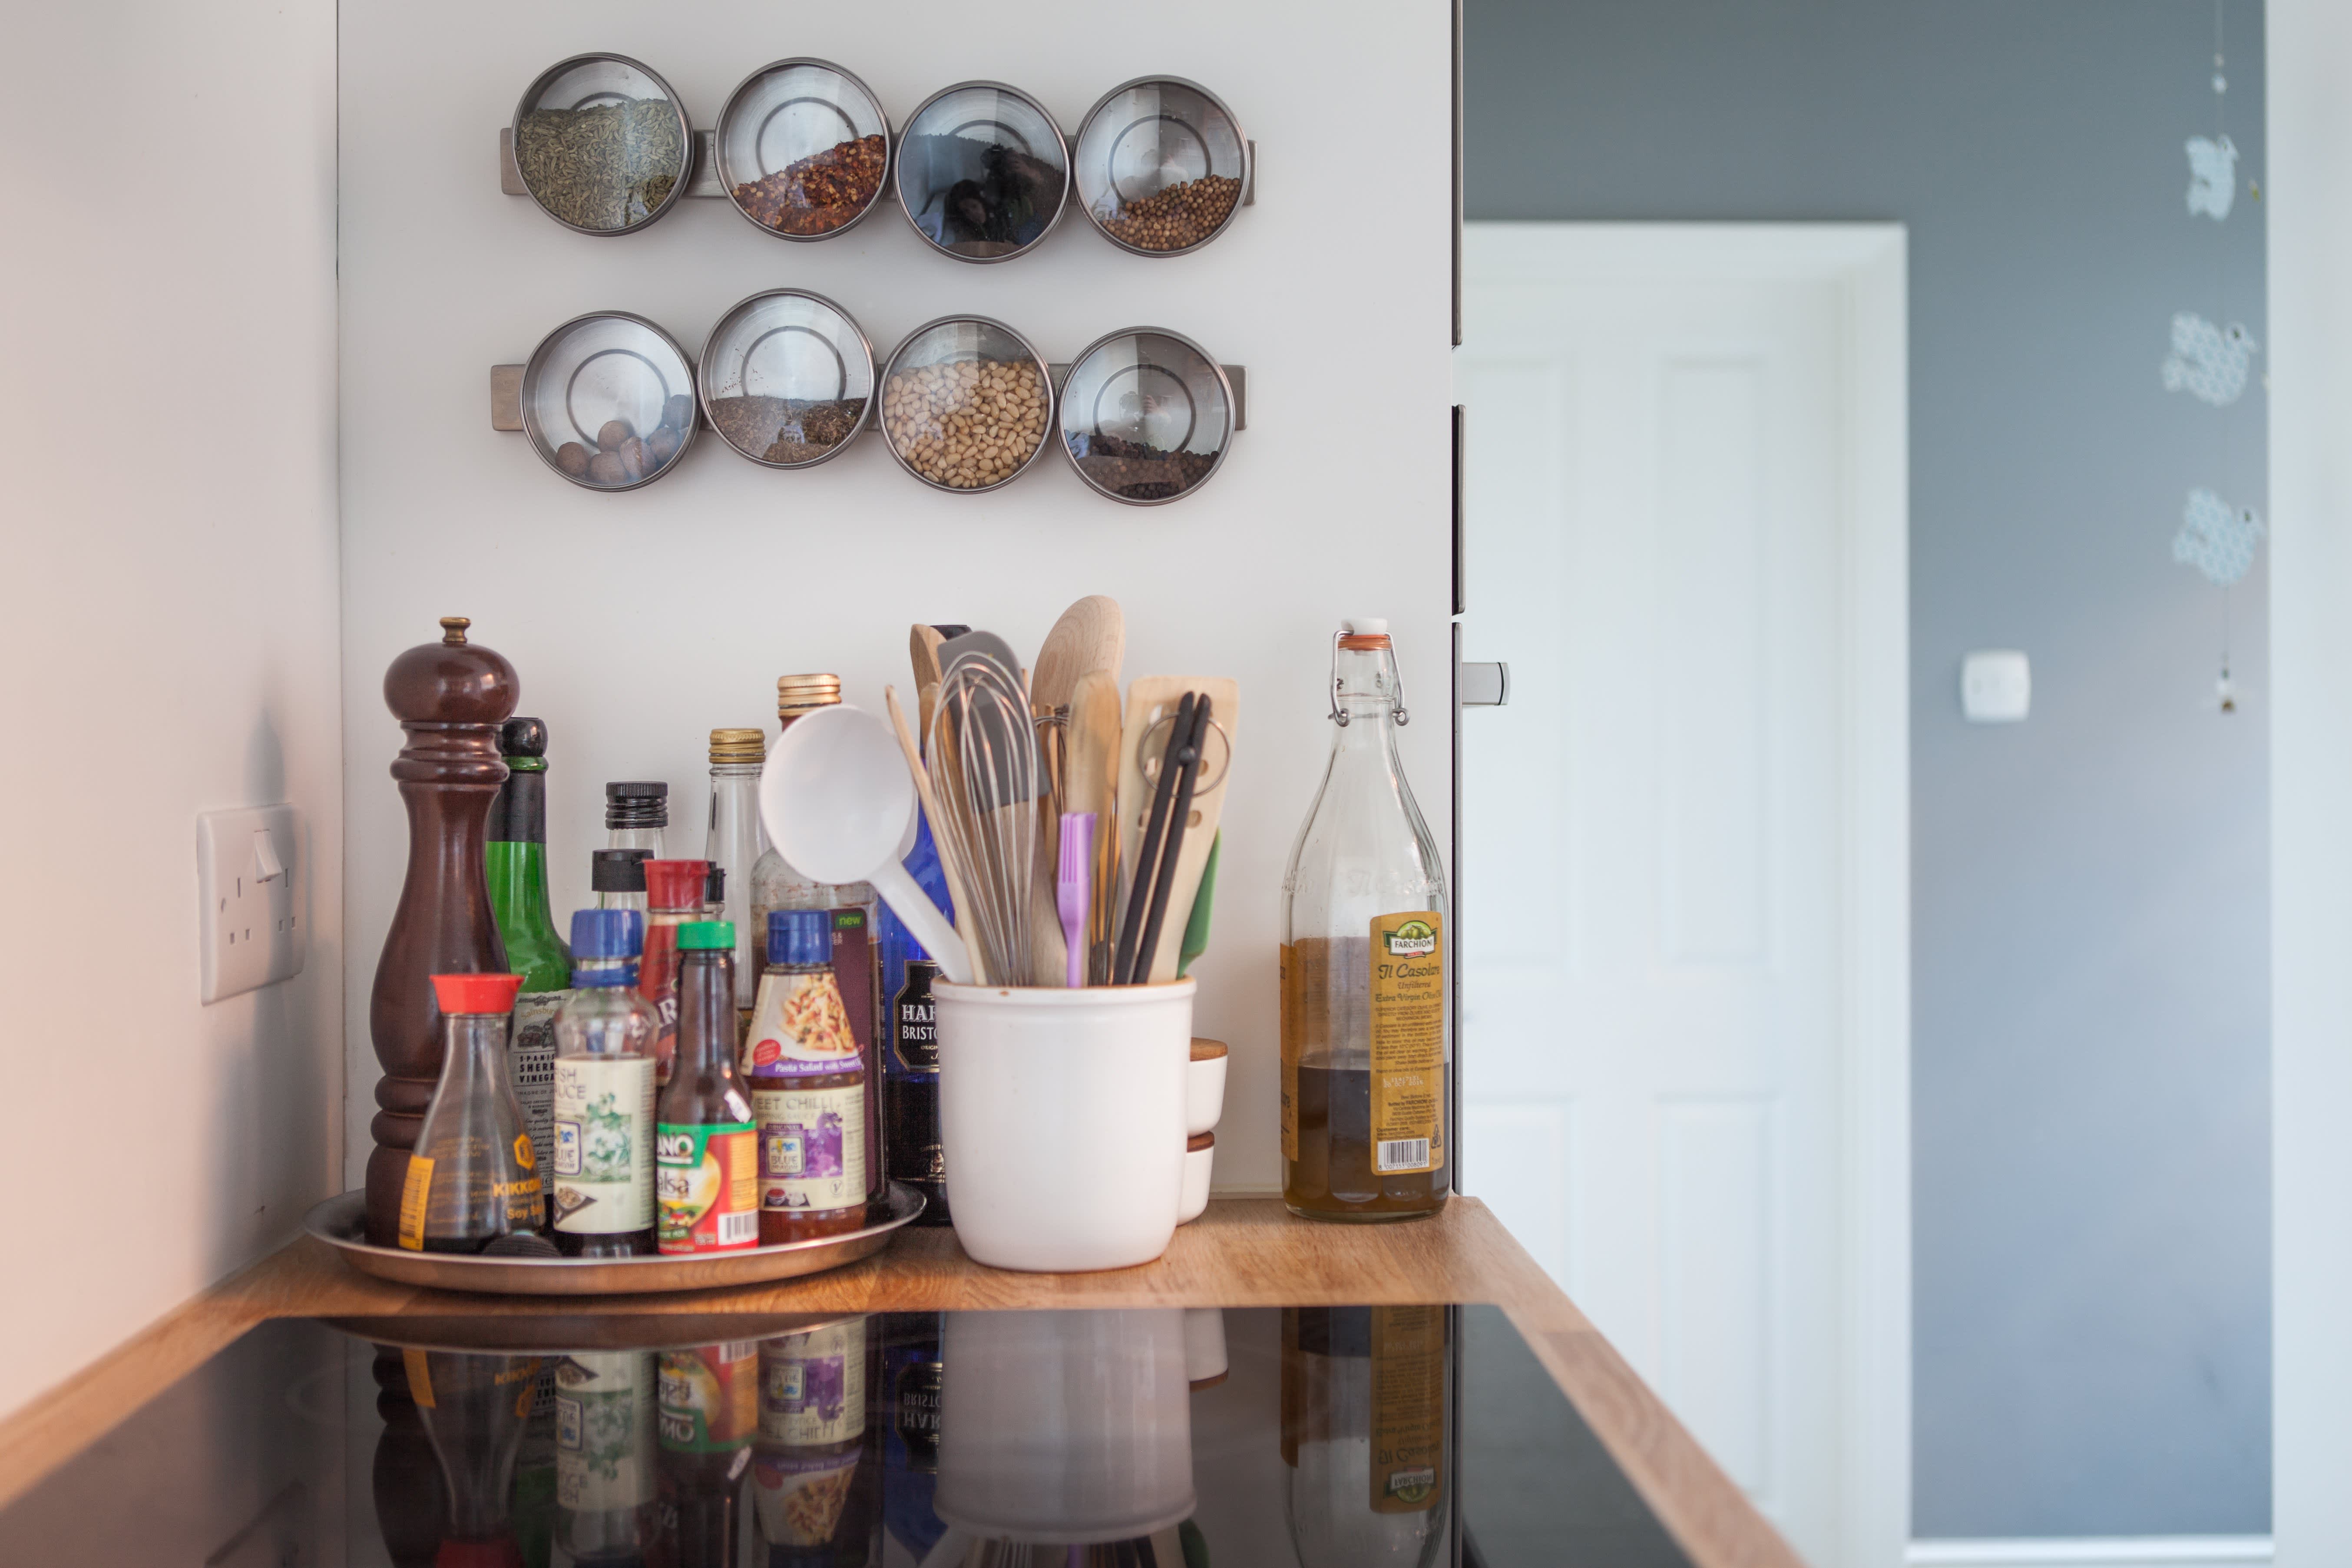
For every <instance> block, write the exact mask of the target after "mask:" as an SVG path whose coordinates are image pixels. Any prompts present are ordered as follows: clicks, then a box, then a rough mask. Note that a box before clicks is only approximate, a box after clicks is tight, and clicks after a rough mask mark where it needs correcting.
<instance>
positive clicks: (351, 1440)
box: [0, 1306, 1686, 1568]
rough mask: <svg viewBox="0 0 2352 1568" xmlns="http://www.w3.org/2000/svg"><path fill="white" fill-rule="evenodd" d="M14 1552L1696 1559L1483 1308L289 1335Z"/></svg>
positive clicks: (422, 1560)
mask: <svg viewBox="0 0 2352 1568" xmlns="http://www.w3.org/2000/svg"><path fill="white" fill-rule="evenodd" d="M0 1561H5V1562H11V1563H65V1564H70V1565H71V1568H96V1565H99V1564H111V1563H141V1564H148V1563H165V1562H171V1563H188V1564H191V1565H194V1564H203V1565H204V1568H304V1565H309V1564H346V1565H351V1568H361V1565H377V1564H398V1565H400V1568H567V1565H570V1564H575V1563H577V1564H595V1565H597V1568H635V1565H638V1564H643V1565H645V1568H818V1565H820V1564H821V1565H824V1568H877V1565H887V1568H917V1565H921V1568H1045V1565H1046V1564H1054V1565H1056V1568H1082V1565H1084V1568H1096V1565H1102V1568H1111V1565H1118V1568H1130V1565H1131V1568H1204V1565H1208V1564H1214V1565H1216V1568H1255V1565H1258V1564H1269V1565H1271V1564H1279V1565H1281V1568H1326V1565H1329V1568H1352V1565H1355V1564H1391V1563H1394V1564H1408V1565H1418V1568H1427V1565H1433V1564H1440V1563H1444V1564H1457V1565H1464V1568H1477V1565H1481V1564H1485V1565H1491V1568H1503V1565H1505V1564H1520V1563H1526V1564H1547V1565H1549V1564H1558V1563H1591V1564H1610V1565H1615V1564H1625V1565H1629V1568H1630V1565H1635V1564H1639V1565H1644V1568H1646V1565H1649V1564H1673V1563H1685V1562H1686V1559H1685V1557H1684V1556H1683V1554H1682V1552H1680V1551H1679V1550H1678V1549H1677V1548H1676V1547H1675V1544H1674V1543H1673V1542H1672V1541H1671V1540H1670V1539H1669V1538H1668V1536H1667V1535H1666V1533H1665V1531H1664V1530H1663V1529H1662V1528H1661V1527H1660V1525H1659V1524H1658V1522H1657V1520H1656V1519H1655V1518H1654V1516H1653V1515H1652V1514H1651V1512H1650V1511H1649V1510H1648V1509H1647V1508H1646V1507H1645V1506H1644V1505H1643V1502H1642V1501H1641V1500H1640V1499H1639V1498H1638V1497H1637V1496H1636V1495H1635V1493H1634V1491H1633V1487H1632V1486H1631V1485H1630V1484H1629V1483H1628V1482H1627V1481H1626V1479H1625V1478H1624V1477H1623V1475H1622V1474H1621V1473H1620V1472H1619V1470H1618V1469H1617V1468H1616V1466H1615V1465H1614V1464H1613V1463H1612V1461H1611V1460H1610V1458H1609V1457H1608V1455H1607V1453H1606V1451H1605V1450H1604V1449H1603V1448H1602V1447H1601V1444H1600V1443H1599V1441H1598V1440H1597V1439H1596V1438H1595V1437H1594V1436H1593V1435H1592V1433H1591V1430H1590V1429H1589V1428H1588V1427H1587V1426H1585V1424H1584V1422H1583V1420H1582V1419H1581V1418H1580V1416H1579V1415H1578V1414H1577V1412H1576V1410H1575V1408H1574V1407H1573V1406H1572V1405H1570V1404H1569V1402H1568V1401H1567V1400H1566V1399H1565V1398H1563V1397H1562V1396H1561V1395H1560V1394H1559V1391H1558V1389H1557V1387H1556V1385H1555V1384H1553V1383H1552V1381H1551V1378H1550V1377H1549V1374H1548V1373H1545V1372H1544V1370H1543V1369H1542V1367H1541V1366H1540V1365H1539V1364H1538V1363H1537V1361H1536V1358H1535V1356H1534V1355H1533V1353H1532V1352H1529V1350H1528V1347H1527V1345H1526V1343H1525V1342H1523V1341H1521V1339H1520V1338H1519V1336H1518V1334H1517V1332H1516V1331H1514V1330H1513V1329H1512V1328H1511V1326H1510V1323H1509V1321H1507V1319H1505V1318H1504V1316H1503V1315H1502V1313H1501V1312H1499V1311H1498V1310H1496V1309H1494V1308H1492V1307H1478V1306H1471V1307H1353V1308H1347V1307H1341V1308H1302V1309H1284V1310H1274V1309H1254V1310H1241V1309H1223V1310H1220V1309H1214V1308H1211V1309H1199V1310H1174V1309H1163V1310H1122V1311H1097V1310H1087V1311H1056V1312H946V1313H939V1312H919V1313H903V1312H892V1313H882V1314H875V1315H871V1316H864V1317H847V1318H835V1319H825V1320H812V1319H807V1318H793V1317H743V1316H732V1315H728V1316H710V1317H677V1316H668V1317H656V1316H650V1315H648V1316H641V1317H608V1316H594V1317H590V1316H569V1317H545V1316H452V1317H447V1318H438V1319H435V1318H414V1317H409V1318H402V1319H399V1320H389V1319H386V1320H374V1321H368V1320H349V1321H307V1320H305V1321H283V1322H276V1323H271V1324H268V1325H266V1326H264V1327H262V1328H259V1329H257V1330H255V1331H253V1332H251V1333H249V1334H247V1336H246V1337H245V1338H244V1339H242V1340H240V1341H238V1342H236V1344H234V1345H232V1346H230V1347H229V1348H227V1349H226V1350H225V1351H223V1352H221V1353H220V1354H219V1355H217V1356H215V1358H214V1359H213V1360H212V1361H211V1362H210V1363H207V1364H205V1366H204V1367H202V1368H200V1369H198V1370H197V1371H196V1372H194V1373H191V1374H190V1375H189V1376H187V1377H185V1378H184V1379H182V1380H181V1381H180V1382H179V1383H177V1384H173V1385H172V1386H170V1387H167V1388H162V1389H158V1390H157V1391H156V1394H155V1396H154V1397H153V1398H152V1400H151V1401H149V1402H148V1404H147V1405H145V1406H144V1407H143V1408H142V1409H141V1410H140V1411H138V1412H137V1414H135V1415H132V1416H131V1417H130V1418H129V1419H128V1420H126V1421H124V1422H123V1423H122V1425H121V1426H118V1427H117V1428H115V1430H113V1431H112V1432H111V1433H110V1434H108V1435H107V1436H105V1437H104V1438H102V1439H101V1440H100V1441H99V1442H98V1443H97V1444H96V1445H95V1446H94V1447H90V1448H89V1449H86V1450H85V1451H83V1452H82V1453H80V1454H79V1455H78V1456H76V1457H75V1458H73V1459H72V1460H71V1461H70V1462H69V1463H68V1464H67V1465H65V1466H64V1467H63V1468H60V1469H59V1470H58V1471H57V1472H55V1473H54V1474H53V1475H51V1476H50V1477H49V1478H48V1479H47V1481H45V1482H44V1483H43V1484H42V1485H41V1486H40V1487H39V1488H38V1489H36V1490H35V1491H33V1492H31V1493H29V1494H27V1495H26V1497H24V1498H22V1499H21V1500H18V1501H17V1502H16V1504H15V1505H14V1506H12V1507H10V1508H9V1509H8V1510H6V1511H5V1512H0Z"/></svg>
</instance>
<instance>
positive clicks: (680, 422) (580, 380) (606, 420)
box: [522, 310, 695, 490]
mask: <svg viewBox="0 0 2352 1568" xmlns="http://www.w3.org/2000/svg"><path fill="white" fill-rule="evenodd" d="M522 427H523V429H524V431H525V432H526V433H527V434H528V435H529V436H530V444H531V447H532V448H533V449H534V450H536V451H537V452H538V453H539V455H540V456H541V458H545V459H546V461H547V466H548V467H549V468H553V469H554V470H555V471H556V472H557V473H559V474H562V476H563V477H564V478H565V479H570V480H571V481H572V483H573V484H575V485H583V486H585V487H586V488H587V489H592V490H632V489H636V488H637V487H638V486H639V485H648V484H651V483H653V481H654V480H656V479H659V478H661V477H662V476H663V475H664V474H666V473H668V472H669V471H670V470H671V469H672V468H676V467H677V462H678V459H679V458H682V457H684V456H685V455H686V449H687V448H688V447H690V446H692V445H693V444H694V428H695V421H694V364H693V362H692V361H690V360H688V358H687V357H686V351H685V350H684V349H682V348H680V347H678V345H677V339H675V338H673V337H671V336H670V335H669V334H668V333H667V332H665V331H662V330H661V329H660V328H659V327H657V326H656V325H654V324H653V323H652V322H651V321H646V319H645V318H644V317H643V316H633V315H631V314H629V313H628V312H627V311H625V310H599V311H597V312H595V313H593V314H592V315H586V316H575V317H573V318H572V320H571V321H566V322H564V323H563V324H562V326H560V327H558V328H556V329H555V331H551V332H550V333H548V334H547V336H546V337H544V338H542V339H541V340H540V344H539V347H537V348H536V349H533V350H532V351H531V355H530V363H528V364H526V365H525V366H523V372H522Z"/></svg>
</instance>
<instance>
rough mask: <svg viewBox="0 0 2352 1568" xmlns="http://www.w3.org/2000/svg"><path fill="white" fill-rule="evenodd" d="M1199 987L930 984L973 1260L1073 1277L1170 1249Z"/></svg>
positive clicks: (961, 1226) (948, 1150)
mask: <svg viewBox="0 0 2352 1568" xmlns="http://www.w3.org/2000/svg"><path fill="white" fill-rule="evenodd" d="M1196 984H1197V983H1196V982H1194V981H1191V980H1178V981H1172V982H1171V983H1169V984H1161V985H1089V986H1081V987H1079V988H1077V989H1076V990H1060V989H1032V988H1028V987H1016V986H1004V985H956V984H950V983H948V982H945V981H941V982H938V983H936V984H933V986H932V987H931V995H932V998H933V1000H934V1001H935V1002H936V1004H937V1005H938V1021H939V1050H940V1153H941V1156H942V1158H943V1162H944V1163H945V1164H946V1166H947V1169H948V1170H949V1171H950V1173H952V1174H951V1175H950V1177H949V1181H950V1184H952V1187H953V1191H954V1199H953V1207H954V1220H955V1232H956V1239H957V1240H958V1241H961V1243H963V1249H964V1251H965V1252H967V1253H969V1254H970V1255H971V1258H972V1260H973V1261H974V1262H977V1263H984V1264H986V1265H988V1266H989V1267H991V1268H1018V1269H1025V1270H1029V1271H1032V1272H1036V1273H1050V1274H1070V1273H1080V1272H1084V1271H1087V1270H1089V1269H1096V1268H1129V1267H1132V1266H1133V1265H1135V1264H1139V1263H1149V1262H1150V1261H1151V1260H1152V1259H1153V1258H1157V1257H1159V1256H1160V1254H1161V1253H1162V1252H1165V1251H1167V1250H1168V1243H1169V1240H1170V1238H1171V1237H1173V1236H1174V1235H1175V1234H1176V1220H1177V1215H1178V1212H1179V1209H1180V1207H1181V1203H1182V1200H1183V1197H1184V1179H1185V1152H1184V1139H1185V1132H1184V1099H1185V1064H1186V1062H1187V1061H1188V1060H1189V1059H1190V1057H1191V1050H1190V1045H1191V1041H1192V996H1193V993H1194V990H1195V988H1196ZM1202 1196H1203V1199H1204V1201H1205V1198H1206V1192H1205V1189H1204V1191H1203V1194H1202Z"/></svg>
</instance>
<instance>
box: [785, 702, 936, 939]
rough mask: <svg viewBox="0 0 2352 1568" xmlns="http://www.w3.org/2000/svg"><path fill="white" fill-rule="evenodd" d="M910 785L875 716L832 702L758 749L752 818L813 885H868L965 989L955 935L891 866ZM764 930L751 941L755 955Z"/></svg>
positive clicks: (903, 843) (912, 806) (906, 816)
mask: <svg viewBox="0 0 2352 1568" xmlns="http://www.w3.org/2000/svg"><path fill="white" fill-rule="evenodd" d="M916 811H917V802H916V797H915V781H914V780H913V779H912V778H911V777H909V776H908V773H907V759H906V757H905V755H904V754H903V753H902V752H900V751H899V750H898V736H897V735H895V734H893V733H892V732H891V730H890V726H889V724H888V723H887V722H886V721H884V720H883V719H882V718H881V717H880V716H879V715H877V714H873V713H868V712H867V711H866V710H864V709H862V708H852V707H849V706H848V705H847V704H841V705H838V706H835V707H831V708H820V709H818V710H815V711H814V712H813V713H803V714H802V715H801V716H800V717H799V718H797V719H795V720H793V721H792V723H791V724H790V725H788V726H787V727H786V728H785V730H784V732H783V735H782V737H781V738H780V739H779V740H777V741H776V742H775V743H774V744H772V746H770V747H769V748H768V762H767V765H766V766H765V767H763V768H761V770H760V822H761V826H764V827H766V828H767V830H768V841H769V842H770V843H772V844H773V845H774V846H775V847H776V853H777V854H779V855H781V856H782V857H783V858H784V860H785V862H786V863H787V864H788V865H790V866H791V867H792V868H793V870H795V871H798V872H799V873H800V874H801V875H802V876H803V877H808V878H812V879H814V880H816V881H820V882H871V883H873V884H874V890H875V891H876V892H877V893H880V894H881V895H882V897H883V900H885V901H886V902H887V903H888V904H889V906H890V911H891V912H892V913H893V914H895V915H897V916H898V918H899V919H900V920H901V921H905V922H906V926H907V929H908V931H911V932H913V933H914V937H915V940H916V941H917V942H921V943H922V944H923V947H924V950H925V951H926V952H929V954H930V955H931V962H932V963H936V964H938V965H939V966H940V973H941V974H944V975H946V976H947V977H948V979H949V980H950V981H952V982H954V983H955V984H958V985H969V984H971V964H970V963H967V962H966V961H965V958H964V951H963V939H962V938H961V937H959V936H958V935H956V930H955V927H953V926H951V925H950V924H949V923H948V919H947V917H946V916H945V915H943V914H941V913H940V909H939V906H938V905H937V904H934V903H932V902H931V900H930V898H929V895H927V894H926V893H925V892H924V891H923V889H921V887H919V885H917V883H916V881H915V879H914V878H912V877H911V876H908V874H907V868H906V867H905V866H904V865H902V864H901V863H900V862H901V861H902V859H903V858H904V857H905V856H906V854H907V852H908V850H910V849H912V848H913V847H914V846H915V814H916ZM767 935H768V933H767V932H765V931H756V932H754V933H753V935H752V951H754V952H761V951H764V949H765V947H766V943H767Z"/></svg>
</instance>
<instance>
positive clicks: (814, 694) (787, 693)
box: [776, 675, 841, 719]
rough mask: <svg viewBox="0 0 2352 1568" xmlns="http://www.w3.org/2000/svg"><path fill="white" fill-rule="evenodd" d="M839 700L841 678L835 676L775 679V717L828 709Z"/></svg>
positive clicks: (796, 676) (794, 676)
mask: <svg viewBox="0 0 2352 1568" xmlns="http://www.w3.org/2000/svg"><path fill="white" fill-rule="evenodd" d="M840 700H841V677H839V676H837V675H780V676H778V677H776V717H777V718H779V719H783V718H789V717H792V716H793V715H795V714H801V713H808V712H813V711H814V710H817V709H819V708H830V707H832V706H834V705H835V703H837V702H839V701H840Z"/></svg>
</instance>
